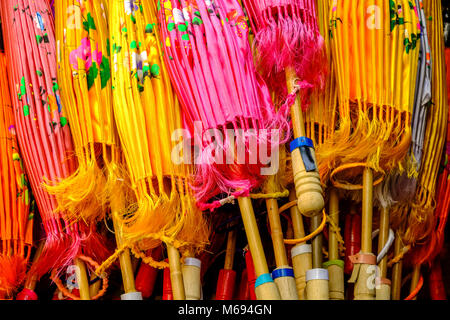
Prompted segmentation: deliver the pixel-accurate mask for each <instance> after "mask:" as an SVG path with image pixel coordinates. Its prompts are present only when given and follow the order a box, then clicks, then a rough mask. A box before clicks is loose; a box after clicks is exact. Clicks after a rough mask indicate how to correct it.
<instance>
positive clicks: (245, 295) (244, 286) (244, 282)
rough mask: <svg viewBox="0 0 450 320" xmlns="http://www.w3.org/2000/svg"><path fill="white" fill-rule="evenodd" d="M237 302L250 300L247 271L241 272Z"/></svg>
mask: <svg viewBox="0 0 450 320" xmlns="http://www.w3.org/2000/svg"><path fill="white" fill-rule="evenodd" d="M238 299H239V300H250V291H249V288H248V278H247V269H244V271H242V275H241V284H240V285H239V297H238Z"/></svg>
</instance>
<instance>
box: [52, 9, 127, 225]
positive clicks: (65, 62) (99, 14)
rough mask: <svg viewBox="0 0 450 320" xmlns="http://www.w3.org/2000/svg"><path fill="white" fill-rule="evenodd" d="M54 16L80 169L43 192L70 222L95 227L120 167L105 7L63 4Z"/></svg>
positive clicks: (64, 97)
mask: <svg viewBox="0 0 450 320" xmlns="http://www.w3.org/2000/svg"><path fill="white" fill-rule="evenodd" d="M55 11H56V39H57V63H58V81H59V85H60V90H61V92H62V95H61V99H62V104H63V106H64V110H65V112H66V114H67V118H68V122H69V125H70V129H71V132H72V136H73V141H74V148H75V155H76V157H77V159H78V168H77V170H76V171H75V172H74V173H73V174H72V175H71V176H69V177H68V178H66V179H63V180H61V181H53V183H51V186H48V187H47V189H48V190H49V191H50V192H51V193H52V194H55V195H56V197H57V199H58V204H59V209H60V210H61V211H63V212H64V211H65V212H67V214H68V215H70V216H71V218H75V219H84V220H85V221H92V220H93V221H95V220H97V219H98V218H103V217H104V216H105V213H106V210H105V208H104V206H105V204H106V201H107V199H108V190H110V188H109V185H110V184H114V183H115V181H116V179H117V177H116V176H115V174H114V170H115V164H116V162H118V159H117V157H118V156H117V150H116V149H117V146H116V141H117V138H116V132H115V128H114V121H113V112H112V93H111V72H110V54H109V32H108V19H107V1H104V0H100V1H93V0H86V1H75V0H62V1H58V2H57V3H56V5H55Z"/></svg>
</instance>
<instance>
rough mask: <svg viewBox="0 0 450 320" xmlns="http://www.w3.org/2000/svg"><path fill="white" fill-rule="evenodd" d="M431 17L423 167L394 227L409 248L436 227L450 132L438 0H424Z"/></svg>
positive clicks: (396, 211) (395, 216)
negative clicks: (439, 183) (441, 171)
mask: <svg viewBox="0 0 450 320" xmlns="http://www.w3.org/2000/svg"><path fill="white" fill-rule="evenodd" d="M423 9H424V12H425V16H426V17H427V19H426V20H427V21H426V23H427V30H428V36H429V42H430V48H431V60H432V61H433V68H432V79H431V83H432V88H431V102H432V103H431V104H430V106H429V110H428V118H427V123H426V131H425V135H424V149H423V154H422V167H421V170H420V174H419V176H418V179H417V187H416V192H415V196H414V199H413V201H412V202H411V203H406V204H401V205H399V206H397V208H395V209H394V211H393V221H392V222H393V224H394V225H395V226H396V227H400V230H401V235H402V240H403V242H404V244H405V245H414V244H415V243H416V242H421V241H422V240H423V239H424V238H426V237H427V236H428V235H429V233H430V232H431V230H432V227H433V212H434V209H435V205H436V198H435V194H436V184H437V180H438V174H439V166H440V162H441V156H442V152H443V150H444V149H443V148H444V144H445V138H446V135H445V133H446V130H447V114H448V100H447V96H446V92H447V87H446V85H447V84H446V78H445V77H446V73H445V72H446V71H445V54H444V49H445V48H444V40H443V39H444V35H443V21H442V6H441V2H440V1H437V0H425V1H423Z"/></svg>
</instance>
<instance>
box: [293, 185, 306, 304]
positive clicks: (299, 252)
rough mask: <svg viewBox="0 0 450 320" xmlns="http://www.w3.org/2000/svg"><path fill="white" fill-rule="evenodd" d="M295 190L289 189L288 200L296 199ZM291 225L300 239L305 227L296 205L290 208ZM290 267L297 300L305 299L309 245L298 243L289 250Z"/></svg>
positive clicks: (295, 236) (295, 235) (303, 234)
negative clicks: (292, 270) (292, 269)
mask: <svg viewBox="0 0 450 320" xmlns="http://www.w3.org/2000/svg"><path fill="white" fill-rule="evenodd" d="M296 199H297V198H296V195H295V191H294V190H291V192H290V194H289V200H290V201H294V200H296ZM290 211H291V219H292V227H293V229H294V238H296V239H300V238H303V237H304V236H305V228H304V226H303V219H302V215H301V214H300V211H299V210H298V207H297V206H294V207H292V208H291V209H290ZM291 257H292V267H293V268H294V275H295V283H296V285H297V293H298V297H299V300H306V296H305V288H306V279H305V276H306V271H307V270H309V269H311V268H312V260H311V259H312V258H311V245H309V244H304V243H300V244H297V245H296V246H295V247H294V248H292V250H291Z"/></svg>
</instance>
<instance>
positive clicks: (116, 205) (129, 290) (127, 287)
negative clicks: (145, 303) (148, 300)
mask: <svg viewBox="0 0 450 320" xmlns="http://www.w3.org/2000/svg"><path fill="white" fill-rule="evenodd" d="M123 208H124V199H123V194H121V193H120V192H119V193H118V194H117V195H115V196H114V197H112V198H111V211H112V220H113V224H114V230H115V236H116V244H117V247H118V248H120V247H121V246H122V245H123V239H122V233H121V230H120V228H119V225H118V223H117V215H118V214H119V213H120V212H121V211H122V209H123ZM119 261H120V270H121V272H122V281H123V289H124V292H125V293H124V294H123V295H121V297H120V298H121V299H122V300H142V294H141V293H140V292H138V291H137V290H136V287H135V282H134V272H133V265H132V263H131V257H130V251H129V249H126V250H124V252H122V253H121V254H120V255H119Z"/></svg>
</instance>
